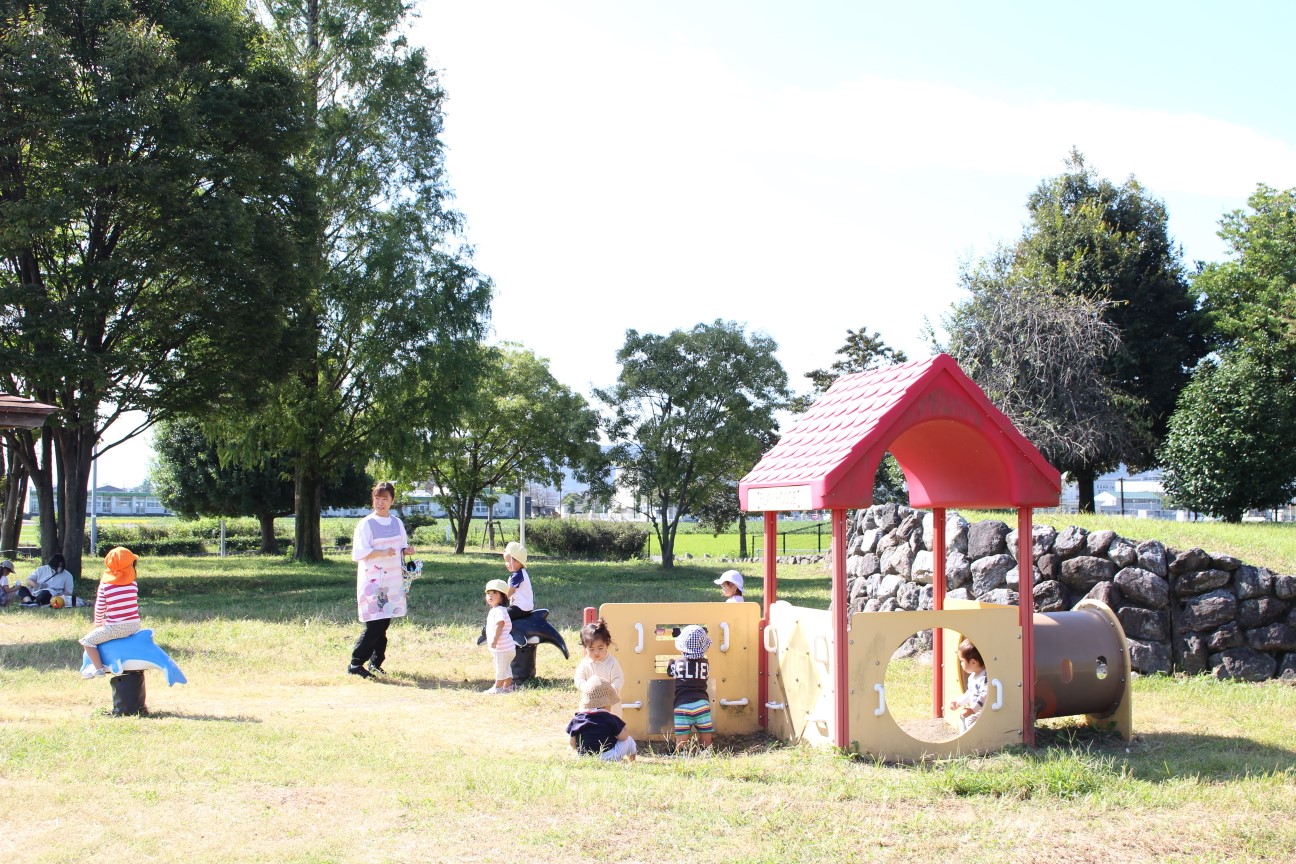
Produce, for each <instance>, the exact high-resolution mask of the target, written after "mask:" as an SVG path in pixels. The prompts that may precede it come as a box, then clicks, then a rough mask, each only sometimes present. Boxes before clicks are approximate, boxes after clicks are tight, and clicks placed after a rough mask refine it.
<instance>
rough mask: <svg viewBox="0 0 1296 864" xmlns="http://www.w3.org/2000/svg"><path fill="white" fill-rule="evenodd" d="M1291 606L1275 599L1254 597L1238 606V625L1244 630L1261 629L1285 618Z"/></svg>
mask: <svg viewBox="0 0 1296 864" xmlns="http://www.w3.org/2000/svg"><path fill="white" fill-rule="evenodd" d="M1290 608H1291V604H1290V603H1287V602H1285V601H1283V600H1279V599H1278V598H1277V597H1254V598H1252V599H1250V600H1243V601H1242V602H1241V603H1239V604H1238V623H1239V624H1241V625H1242V626H1243V627H1245V628H1246V629H1248V630H1249V629H1251V628H1253V627H1262V626H1264V625H1265V624H1272V623H1274V622H1275V621H1280V620H1282V619H1283V618H1286V617H1287V612H1288V610H1289V609H1290Z"/></svg>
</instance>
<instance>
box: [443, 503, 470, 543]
mask: <svg viewBox="0 0 1296 864" xmlns="http://www.w3.org/2000/svg"><path fill="white" fill-rule="evenodd" d="M446 515H448V516H449V517H450V527H451V528H452V529H453V530H454V538H455V554H456V555H462V554H463V553H464V549H466V548H468V529H469V528H470V527H471V526H472V501H471V500H469V501H468V502H467V503H466V504H465V503H464V502H462V501H456V502H455V505H454V507H447V508H446Z"/></svg>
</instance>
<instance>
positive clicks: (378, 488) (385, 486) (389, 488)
mask: <svg viewBox="0 0 1296 864" xmlns="http://www.w3.org/2000/svg"><path fill="white" fill-rule="evenodd" d="M379 492H386V493H387V494H388V495H390V496H391V499H392V500H393V501H395V500H396V484H394V483H392V482H391V481H390V480H384V481H382V482H381V483H375V484H374V488H373V492H372V493H370V494H371V495H377V494H378V493H379Z"/></svg>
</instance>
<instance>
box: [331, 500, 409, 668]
mask: <svg viewBox="0 0 1296 864" xmlns="http://www.w3.org/2000/svg"><path fill="white" fill-rule="evenodd" d="M395 500H396V487H395V486H393V485H392V484H391V483H388V482H385V481H384V482H382V483H379V484H378V485H377V486H375V487H374V488H373V512H372V513H370V514H369V515H368V516H366V517H364V518H363V519H361V520H360V523H359V524H358V525H356V529H355V537H354V538H352V543H351V560H352V561H355V562H356V602H357V604H358V606H359V611H360V620H361V621H363V622H364V625H365V629H364V632H363V633H361V634H360V638H359V639H357V640H356V643H355V648H354V649H353V650H352V652H351V665H350V666H348V667H347V672H349V673H351V674H352V675H359V676H360V677H361V678H371V677H373V676H374V675H386V674H387V673H386V672H384V671H383V668H382V664H383V661H384V660H385V659H387V628H388V627H389V626H391V621H392V619H393V618H400V617H402V616H404V614H405V573H404V568H403V567H402V561H404V556H405V555H406V554H408V553H410V552H413V551H414V550H413V549H411V548H409V538H408V537H407V536H406V535H405V525H404V524H403V523H402V522H401V520H400V519H399V518H398V517H396V516H393V515H391V506H392V503H393V502H394V501H395Z"/></svg>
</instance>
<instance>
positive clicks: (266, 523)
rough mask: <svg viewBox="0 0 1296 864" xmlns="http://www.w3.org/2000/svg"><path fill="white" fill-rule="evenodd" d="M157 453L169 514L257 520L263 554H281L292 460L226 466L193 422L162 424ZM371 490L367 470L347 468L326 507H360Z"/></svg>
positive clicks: (153, 478)
mask: <svg viewBox="0 0 1296 864" xmlns="http://www.w3.org/2000/svg"><path fill="white" fill-rule="evenodd" d="M153 450H154V452H155V454H156V456H157V459H156V461H155V462H154V464H153V466H152V470H151V471H150V474H149V483H150V484H151V485H152V486H153V487H154V491H155V494H156V495H157V496H158V498H159V499H161V501H162V503H163V504H164V505H166V507H167V509H168V510H170V511H171V512H173V513H176V514H178V515H180V516H182V517H184V518H187V519H196V518H197V517H199V516H253V517H255V518H256V520H257V522H258V523H259V524H260V528H261V554H262V555H274V554H276V553H277V552H278V543H277V540H276V538H275V531H274V521H275V518H276V517H278V516H287V515H288V514H290V513H292V509H293V482H292V465H293V460H292V458H291V457H274V456H266V457H263V458H262V460H261V461H260V462H259V463H257V464H253V465H242V464H238V463H236V462H230V461H229V460H228V459H227V460H226V462H224V463H222V462H221V458H220V450H219V448H218V447H217V445H216V443H215V442H214V441H212V440H211V439H210V438H208V436H207V435H206V433H204V432H203V429H202V425H201V424H200V423H199V422H198V421H197V420H195V419H192V418H181V419H178V420H173V421H165V422H163V423H160V424H158V426H157V428H156V430H155V432H154V434H153ZM371 485H372V479H371V478H370V477H369V475H368V474H366V473H365V472H364V470H363V469H356V468H354V467H348V468H345V469H344V470H342V471H341V472H340V473H339V474H338V475H336V476H334V477H331V478H329V482H328V483H326V484H325V486H324V491H323V500H324V506H326V507H358V506H362V505H364V504H365V503H367V502H368V500H369V490H370V487H371Z"/></svg>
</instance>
